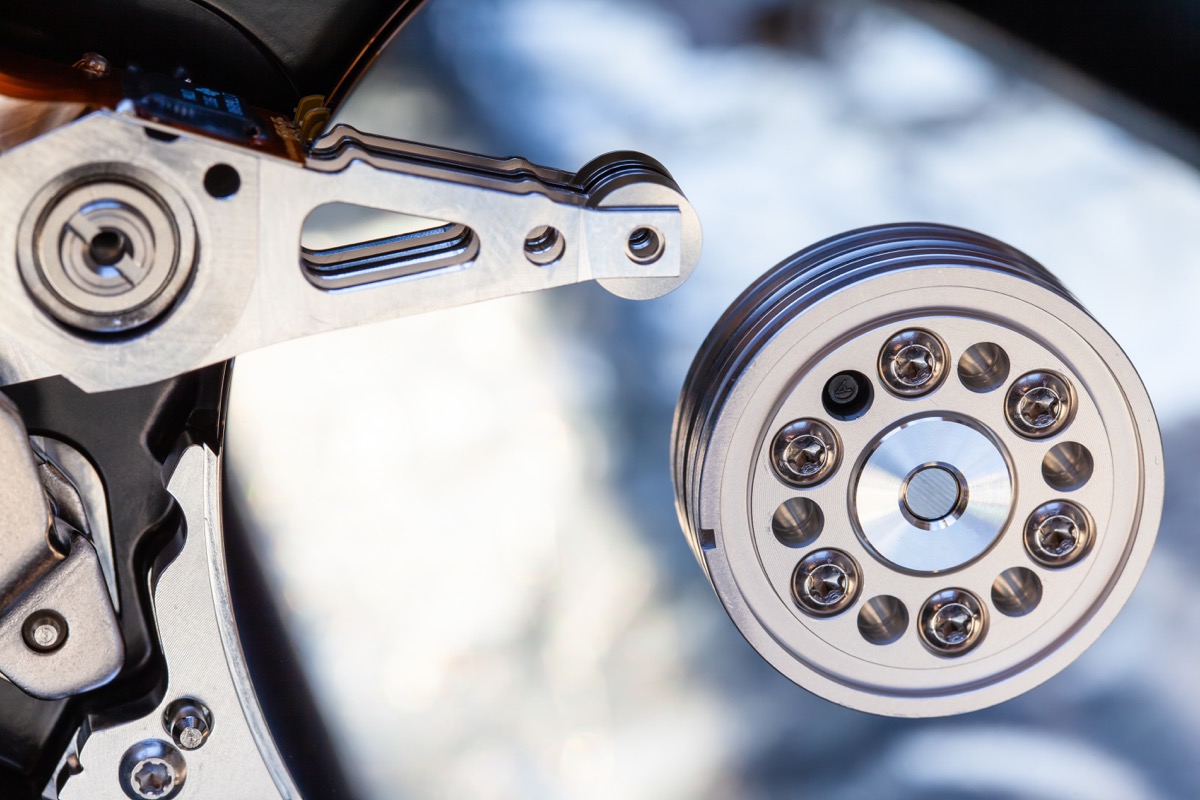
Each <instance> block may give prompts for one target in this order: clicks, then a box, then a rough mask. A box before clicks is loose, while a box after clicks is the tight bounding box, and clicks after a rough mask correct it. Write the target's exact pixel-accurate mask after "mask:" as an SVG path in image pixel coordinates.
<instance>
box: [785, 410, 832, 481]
mask: <svg viewBox="0 0 1200 800" xmlns="http://www.w3.org/2000/svg"><path fill="white" fill-rule="evenodd" d="M841 460H842V454H841V449H840V448H839V447H838V440H837V436H836V435H835V434H834V432H833V430H832V429H831V428H830V427H829V426H828V425H826V424H825V423H823V422H820V421H818V420H815V419H798V420H795V421H794V422H789V423H788V424H787V425H785V426H783V428H781V429H780V431H779V433H777V434H775V439H774V441H773V442H772V443H771V466H772V467H774V468H775V474H776V475H778V476H779V477H780V479H782V480H783V482H784V483H787V484H789V485H791V486H800V487H804V486H816V485H817V484H818V483H821V482H822V481H824V480H825V479H826V478H828V477H829V476H830V475H832V474H833V473H834V471H835V470H836V469H837V468H838V464H839V463H841Z"/></svg>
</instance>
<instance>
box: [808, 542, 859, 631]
mask: <svg viewBox="0 0 1200 800" xmlns="http://www.w3.org/2000/svg"><path fill="white" fill-rule="evenodd" d="M858 572H859V570H858V564H857V563H855V561H854V559H853V558H851V557H850V556H848V555H846V554H845V553H843V552H842V551H841V550H815V551H813V552H811V553H809V554H808V555H806V556H805V557H804V558H802V559H800V563H799V564H797V565H796V571H795V572H793V573H792V597H794V598H795V599H796V603H797V604H799V606H800V608H801V610H803V611H804V612H805V613H806V614H812V615H813V616H815V617H829V616H833V615H834V614H840V613H842V612H843V611H845V610H846V609H847V608H849V607H850V606H851V605H852V604H853V603H854V601H855V600H856V599H858V592H859V589H860V588H862V587H861V583H860V581H859V579H858Z"/></svg>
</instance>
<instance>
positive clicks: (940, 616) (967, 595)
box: [919, 589, 987, 656]
mask: <svg viewBox="0 0 1200 800" xmlns="http://www.w3.org/2000/svg"><path fill="white" fill-rule="evenodd" d="M919 630H920V633H921V641H922V642H924V643H925V646H926V647H927V648H929V649H930V650H931V651H933V652H934V653H935V654H937V655H939V656H961V655H963V654H965V653H968V652H970V651H971V650H972V649H974V648H975V646H976V645H978V644H979V643H980V642H981V641H982V640H983V636H984V633H985V632H986V630H987V614H986V612H985V611H984V608H983V604H982V603H981V602H980V601H979V598H978V597H976V596H975V595H974V594H972V593H971V592H968V591H967V590H966V589H943V590H942V591H940V592H938V593H937V594H935V595H933V596H932V597H930V598H929V599H928V600H926V601H925V605H924V606H922V607H921V616H920V624H919Z"/></svg>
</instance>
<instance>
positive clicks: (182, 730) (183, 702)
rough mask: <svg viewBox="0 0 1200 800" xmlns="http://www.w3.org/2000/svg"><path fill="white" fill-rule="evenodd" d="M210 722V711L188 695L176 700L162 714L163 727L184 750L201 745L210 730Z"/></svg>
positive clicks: (194, 748) (206, 738) (211, 719)
mask: <svg viewBox="0 0 1200 800" xmlns="http://www.w3.org/2000/svg"><path fill="white" fill-rule="evenodd" d="M212 724H213V718H212V711H210V710H209V709H208V707H207V706H205V705H204V704H203V703H201V702H200V701H199V700H195V699H193V698H190V697H184V698H181V699H179V700H176V701H175V702H174V703H172V704H171V705H170V706H168V707H167V710H166V713H165V714H164V715H163V727H164V728H166V731H167V733H169V734H171V738H172V739H173V740H174V741H175V744H177V745H179V746H180V747H181V748H183V749H184V750H196V749H197V748H199V747H202V746H203V745H204V743H205V742H206V741H207V740H208V735H209V733H211V732H212Z"/></svg>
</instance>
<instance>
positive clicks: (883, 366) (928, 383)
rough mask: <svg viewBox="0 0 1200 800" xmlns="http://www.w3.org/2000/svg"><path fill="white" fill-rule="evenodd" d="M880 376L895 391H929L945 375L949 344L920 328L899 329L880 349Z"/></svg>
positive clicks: (909, 393)
mask: <svg viewBox="0 0 1200 800" xmlns="http://www.w3.org/2000/svg"><path fill="white" fill-rule="evenodd" d="M879 377H880V379H881V380H882V381H883V385H884V386H886V387H887V388H888V391H890V392H892V394H898V395H900V396H902V397H919V396H920V395H924V394H928V393H930V392H932V391H933V390H934V389H936V388H937V387H938V386H940V385H941V383H942V379H943V378H945V377H946V346H945V345H944V344H943V343H942V340H941V339H939V338H938V337H937V336H935V335H934V334H932V333H930V332H929V331H926V330H921V329H920V328H912V329H910V330H904V331H900V332H899V333H897V334H895V335H894V336H892V338H890V339H888V340H887V343H886V344H884V346H883V348H882V349H881V350H880V351H879Z"/></svg>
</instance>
